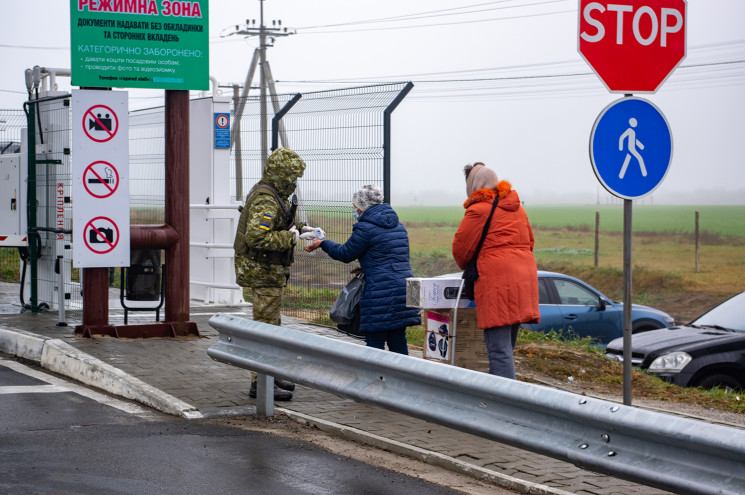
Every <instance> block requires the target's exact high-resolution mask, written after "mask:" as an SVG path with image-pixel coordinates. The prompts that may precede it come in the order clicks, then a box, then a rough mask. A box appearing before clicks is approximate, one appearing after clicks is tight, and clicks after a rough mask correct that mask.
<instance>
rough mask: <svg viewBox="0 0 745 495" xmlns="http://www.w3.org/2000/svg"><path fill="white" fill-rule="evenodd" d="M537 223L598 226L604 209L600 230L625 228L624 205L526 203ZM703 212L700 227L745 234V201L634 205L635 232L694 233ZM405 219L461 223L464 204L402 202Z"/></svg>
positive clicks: (555, 226)
mask: <svg viewBox="0 0 745 495" xmlns="http://www.w3.org/2000/svg"><path fill="white" fill-rule="evenodd" d="M525 211H526V212H527V213H528V218H529V219H530V223H531V224H532V225H533V226H534V227H542V228H551V229H561V228H570V229H576V230H594V229H595V213H596V212H598V213H600V230H602V231H606V232H623V206H621V205H616V206H605V205H600V206H595V205H588V206H546V205H539V206H526V207H525ZM697 211H698V212H699V229H700V231H702V232H703V231H705V232H708V233H710V234H717V235H725V236H728V235H734V236H741V237H745V205H743V206H668V205H664V206H650V205H641V206H634V207H633V209H632V229H633V231H634V232H657V233H670V232H674V233H693V232H694V230H695V213H696V212H697ZM396 212H397V213H398V215H399V217H400V218H401V221H403V222H407V223H415V224H432V225H439V226H444V225H453V226H457V225H458V223H459V222H460V220H461V219H462V218H463V213H464V209H463V207H461V206H431V207H426V206H400V207H397V208H396Z"/></svg>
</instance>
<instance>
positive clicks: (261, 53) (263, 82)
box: [226, 0, 295, 170]
mask: <svg viewBox="0 0 745 495" xmlns="http://www.w3.org/2000/svg"><path fill="white" fill-rule="evenodd" d="M264 1H265V0H259V5H260V11H259V26H258V27H256V20H255V19H254V20H252V21H251V22H249V21H248V19H247V20H246V24H245V26H238V25H236V26H235V31H233V32H232V33H229V34H227V35H226V36H236V35H240V36H246V37H248V36H258V37H259V48H258V49H257V51H256V52H254V59H255V58H256V55H257V52H258V58H259V91H260V95H261V98H260V104H261V127H260V129H261V168H262V170H263V169H264V167H265V166H266V160H267V158H268V157H269V132H268V127H267V118H268V115H267V114H268V107H267V86H269V87H270V88H269V89H270V92H271V94H272V96H273V97H274V98H275V99H276V91H275V90H274V81H270V80H269V79H270V78H271V70H270V69H269V64H268V61H267V59H266V49H267V47H272V46H274V41H275V40H276V38H278V37H282V36H290V35H292V34H295V31H291V30H288V29H287V28H286V27H285V28H283V27H282V21H281V20H276V19H275V20H272V26H271V27H268V26H265V25H264ZM267 39H268V41H267ZM250 67H255V60H252V63H251V66H250ZM252 78H253V73H252V70H251V69H249V76H248V77H247V78H246V84H245V87H244V88H243V94H242V96H243V97H245V96H247V95H248V90H249V89H250V86H251V79H252ZM235 117H236V118H235V120H236V122H237V121H238V119H239V118H240V116H239V115H236V116H235ZM238 129H240V127H238ZM233 141H235V139H233ZM238 160H240V157H238Z"/></svg>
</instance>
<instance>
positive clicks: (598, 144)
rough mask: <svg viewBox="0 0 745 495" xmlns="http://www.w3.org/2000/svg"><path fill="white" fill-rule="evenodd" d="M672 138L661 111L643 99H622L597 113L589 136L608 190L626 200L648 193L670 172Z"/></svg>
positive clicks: (592, 156) (595, 162)
mask: <svg viewBox="0 0 745 495" xmlns="http://www.w3.org/2000/svg"><path fill="white" fill-rule="evenodd" d="M672 154H673V140H672V133H671V132H670V127H669V126H668V123H667V120H666V119H665V117H664V115H662V112H660V111H659V109H658V108H657V107H655V106H654V105H653V104H652V103H650V102H648V101H647V100H643V99H641V98H634V97H628V98H622V99H620V100H616V101H615V102H613V103H611V104H610V105H608V106H607V107H606V108H605V109H604V110H603V111H602V112H601V114H600V115H599V116H598V118H597V120H596V121H595V125H594V126H593V129H592V133H591V135H590V161H591V162H592V166H593V170H594V172H595V175H596V176H597V178H598V180H599V181H600V183H601V184H602V185H603V187H605V188H606V189H607V190H608V192H610V193H611V194H613V195H615V196H618V197H620V198H624V199H635V198H640V197H643V196H646V195H647V194H649V193H651V192H652V191H653V190H655V189H656V188H657V187H658V186H659V185H660V183H661V182H662V180H663V179H664V178H665V176H666V175H667V172H668V170H669V168H670V163H671V162H672Z"/></svg>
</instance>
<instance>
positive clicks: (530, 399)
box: [207, 313, 745, 495]
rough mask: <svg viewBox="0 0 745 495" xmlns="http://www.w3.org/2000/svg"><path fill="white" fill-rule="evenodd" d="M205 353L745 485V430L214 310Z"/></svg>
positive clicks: (676, 487) (454, 423) (313, 383)
mask: <svg viewBox="0 0 745 495" xmlns="http://www.w3.org/2000/svg"><path fill="white" fill-rule="evenodd" d="M210 325H211V326H212V327H214V328H215V329H217V330H218V331H219V333H220V338H219V341H218V342H217V343H216V344H215V345H213V346H212V347H210V348H209V349H208V351H207V353H208V355H209V356H210V357H212V358H213V359H215V360H217V361H221V362H224V363H227V364H231V365H234V366H238V367H241V368H245V369H251V370H255V371H257V372H259V373H264V374H267V375H271V376H274V377H279V378H284V379H286V380H292V381H295V382H297V383H300V384H302V385H306V386H309V387H313V388H316V389H320V390H325V391H327V392H330V393H333V394H337V395H342V396H345V397H350V398H352V399H355V400H359V401H362V402H367V403H371V404H375V405H377V406H380V407H384V408H386V409H390V410H392V411H396V412H399V413H403V414H407V415H410V416H414V417H417V418H421V419H424V420H426V421H431V422H433V423H437V424H441V425H444V426H447V427H450V428H454V429H457V430H460V431H465V432H467V433H471V434H473V435H477V436H480V437H483V438H488V439H491V440H495V441H498V442H501V443H505V444H508V445H512V446H515V447H518V448H522V449H525V450H529V451H531V452H536V453H539V454H543V455H547V456H550V457H553V458H555V459H560V460H562V461H566V462H570V463H572V464H575V465H577V466H580V467H582V468H585V469H589V470H592V471H595V472H599V473H606V474H610V475H612V476H615V477H617V478H622V479H626V480H630V481H634V482H638V483H643V484H646V485H650V486H655V487H658V488H661V489H664V490H669V491H672V492H675V493H678V494H719V495H722V494H732V495H735V494H743V493H745V469H743V466H745V431H743V430H740V429H736V428H728V427H724V426H721V425H714V424H709V423H705V422H702V421H696V420H692V419H688V418H681V417H677V416H672V415H668V414H661V413H658V412H653V411H648V410H645V409H640V408H636V407H632V406H626V405H621V404H618V403H614V402H609V401H605V400H600V399H593V398H588V397H584V396H580V395H576V394H570V393H568V392H563V391H560V390H555V389H552V388H549V387H543V386H540V385H534V384H531V383H523V382H518V381H515V380H508V379H506V378H502V377H498V376H493V375H489V374H485V373H479V372H476V371H472V370H467V369H463V368H457V367H454V366H449V365H446V364H442V363H436V362H433V361H427V360H423V359H418V358H414V357H411V356H404V355H402V354H396V353H392V352H387V351H381V350H379V349H373V348H370V347H364V346H361V345H358V344H351V343H348V342H343V341H340V340H337V339H331V338H328V337H322V336H318V335H313V334H310V333H306V332H302V331H298V330H293V329H289V328H283V327H278V326H274V325H269V324H266V323H261V322H257V321H253V320H247V319H244V318H238V317H236V316H231V315H226V314H221V313H218V314H216V315H215V316H213V317H212V318H210Z"/></svg>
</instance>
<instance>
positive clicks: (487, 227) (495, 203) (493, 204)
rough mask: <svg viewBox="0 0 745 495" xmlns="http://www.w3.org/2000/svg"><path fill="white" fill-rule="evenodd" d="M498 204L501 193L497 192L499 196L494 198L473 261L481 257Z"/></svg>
mask: <svg viewBox="0 0 745 495" xmlns="http://www.w3.org/2000/svg"><path fill="white" fill-rule="evenodd" d="M498 204H499V193H497V197H495V198H494V203H492V206H491V212H490V213H489V218H487V219H486V223H485V224H484V230H482V231H481V240H479V244H478V246H476V251H474V253H473V257H472V258H471V263H474V262H476V258H478V257H479V251H481V246H483V245H484V239H486V234H487V232H489V226H490V225H491V218H492V216H493V215H494V210H496V209H497V205H498ZM469 264H470V263H469Z"/></svg>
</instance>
